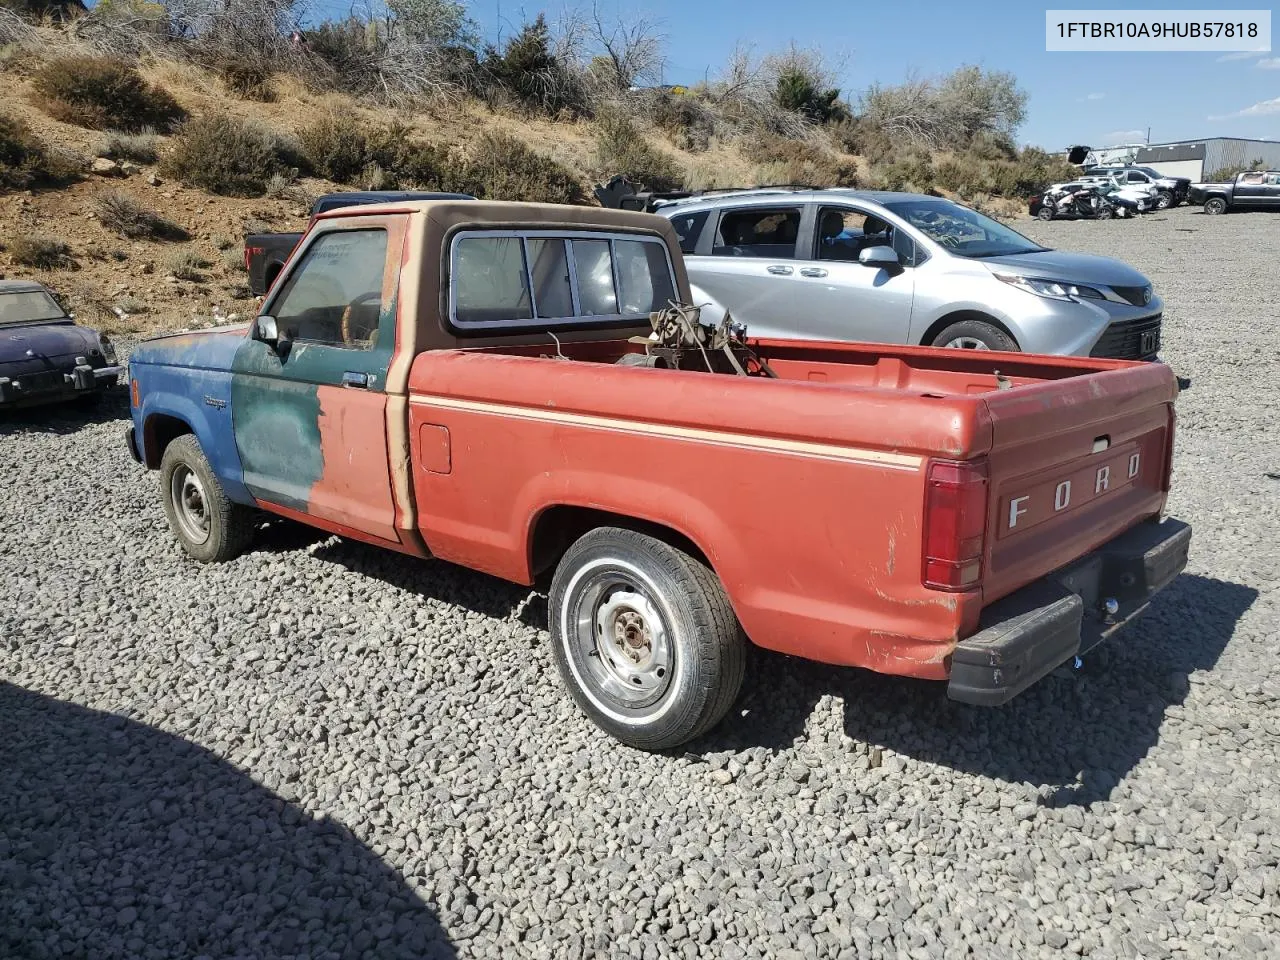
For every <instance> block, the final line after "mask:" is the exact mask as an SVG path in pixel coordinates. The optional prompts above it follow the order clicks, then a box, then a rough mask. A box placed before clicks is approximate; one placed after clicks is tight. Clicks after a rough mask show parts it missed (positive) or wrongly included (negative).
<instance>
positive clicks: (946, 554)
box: [922, 460, 987, 590]
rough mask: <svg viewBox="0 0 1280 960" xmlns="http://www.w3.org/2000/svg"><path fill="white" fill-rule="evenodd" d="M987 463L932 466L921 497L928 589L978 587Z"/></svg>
mask: <svg viewBox="0 0 1280 960" xmlns="http://www.w3.org/2000/svg"><path fill="white" fill-rule="evenodd" d="M986 532H987V462H986V461H985V460H979V461H977V462H966V461H958V460H930V461H929V471H928V473H927V474H926V478H925V496H924V572H923V575H922V580H923V582H924V585H925V586H926V587H932V588H933V589H935V590H973V589H975V588H976V587H977V586H978V585H979V584H981V582H982V551H983V545H984V543H985V540H986Z"/></svg>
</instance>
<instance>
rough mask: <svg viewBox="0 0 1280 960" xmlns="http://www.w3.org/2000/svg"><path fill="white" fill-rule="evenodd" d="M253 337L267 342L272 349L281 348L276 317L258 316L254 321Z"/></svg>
mask: <svg viewBox="0 0 1280 960" xmlns="http://www.w3.org/2000/svg"><path fill="white" fill-rule="evenodd" d="M253 339H255V340H257V341H259V342H261V343H265V344H266V345H267V346H269V347H270V348H271V349H272V350H278V349H279V348H280V332H279V330H278V329H277V327H276V318H275V317H258V319H257V320H255V321H253Z"/></svg>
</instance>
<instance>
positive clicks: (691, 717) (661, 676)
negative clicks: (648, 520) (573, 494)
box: [549, 527, 747, 750]
mask: <svg viewBox="0 0 1280 960" xmlns="http://www.w3.org/2000/svg"><path fill="white" fill-rule="evenodd" d="M549 619H550V621H551V624H550V625H551V645H552V650H553V651H554V655H555V659H556V668H557V669H558V670H559V671H560V677H561V679H562V680H563V681H564V684H565V686H566V687H567V688H568V690H569V693H570V694H571V695H572V696H573V699H574V700H575V701H576V702H577V704H578V706H579V707H581V708H582V711H583V712H584V713H585V714H586V715H587V716H588V717H590V718H591V720H592V721H593V722H594V723H595V724H596V725H597V726H598V727H600V728H601V729H602V730H604V731H605V732H606V733H608V734H609V735H610V736H612V737H614V738H615V739H617V740H620V741H621V742H622V743H625V744H627V745H628V746H632V747H636V748H637V749H640V750H665V749H668V748H670V747H675V746H678V745H680V744H682V743H685V742H686V741H688V740H692V739H693V738H694V737H697V736H699V735H700V734H702V733H705V732H706V731H707V730H710V729H711V728H712V727H713V726H715V725H716V724H717V723H719V722H720V720H721V719H722V718H723V717H724V715H725V714H726V713H727V712H728V711H729V708H730V707H731V706H732V705H733V701H734V699H735V698H736V697H737V695H738V691H739V690H740V689H741V687H742V678H743V674H744V672H745V670H746V646H747V642H746V637H745V636H744V635H743V632H742V628H741V627H740V626H739V625H738V621H737V618H736V617H735V616H734V613H733V608H732V607H731V606H730V605H729V599H728V597H727V596H725V592H724V588H723V587H721V585H720V581H719V579H718V578H717V577H716V575H715V573H713V572H712V571H711V570H710V569H709V568H708V567H707V566H706V565H705V564H703V563H701V562H699V561H698V560H696V559H695V558H693V557H691V556H689V555H688V554H687V553H684V552H683V551H681V550H677V549H676V548H675V547H673V546H671V545H670V544H667V543H664V542H663V541H661V540H658V539H657V538H655V537H651V536H648V535H647V534H643V533H637V532H636V531H634V530H625V529H621V528H618V527H600V528H597V529H595V530H592V531H591V532H589V533H587V534H585V535H584V536H583V537H581V538H580V539H579V540H578V541H577V542H575V543H574V544H573V545H572V546H571V547H570V548H569V549H568V551H567V552H566V553H565V555H564V558H563V559H562V560H561V561H560V564H559V565H558V566H557V567H556V572H555V576H554V577H553V578H552V581H551V595H550V598H549Z"/></svg>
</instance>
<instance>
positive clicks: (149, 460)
mask: <svg viewBox="0 0 1280 960" xmlns="http://www.w3.org/2000/svg"><path fill="white" fill-rule="evenodd" d="M195 432H196V431H195V428H194V427H193V426H191V424H190V423H188V422H187V421H186V420H185V419H184V418H182V417H178V416H174V415H173V414H171V413H151V414H148V415H147V418H146V420H145V421H143V425H142V456H143V463H145V464H146V466H147V469H149V470H158V469H160V461H161V460H162V459H163V458H164V452H165V450H166V448H168V446H169V444H171V443H173V441H174V440H177V439H178V437H181V436H184V435H185V434H188V433H195Z"/></svg>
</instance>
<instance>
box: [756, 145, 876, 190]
mask: <svg viewBox="0 0 1280 960" xmlns="http://www.w3.org/2000/svg"><path fill="white" fill-rule="evenodd" d="M756 157H757V159H758V160H759V161H760V165H759V166H758V167H757V168H756V179H757V182H759V183H762V184H767V183H788V184H800V185H803V186H808V187H856V186H857V185H858V167H857V165H856V164H855V163H853V162H852V161H849V160H843V159H841V158H840V157H837V156H834V155H833V154H831V153H830V152H828V151H827V150H825V149H823V148H822V147H821V146H820V145H819V144H817V143H811V142H807V141H798V140H784V139H783V138H782V137H772V138H765V139H762V140H761V141H760V142H759V146H758V148H757V153H756Z"/></svg>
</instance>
